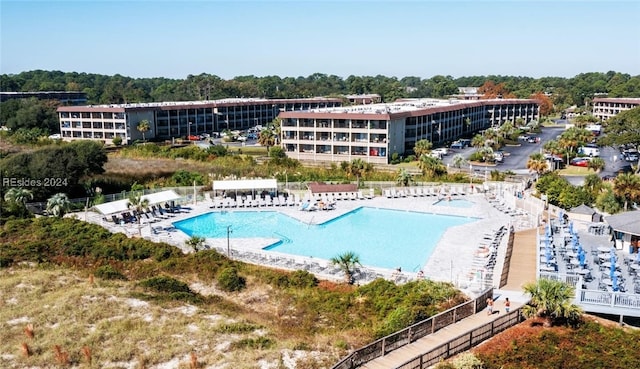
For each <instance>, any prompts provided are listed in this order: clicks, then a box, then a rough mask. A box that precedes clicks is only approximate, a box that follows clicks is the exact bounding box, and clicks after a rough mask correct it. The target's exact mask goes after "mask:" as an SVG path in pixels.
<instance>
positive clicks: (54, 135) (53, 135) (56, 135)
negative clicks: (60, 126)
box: [49, 133, 62, 140]
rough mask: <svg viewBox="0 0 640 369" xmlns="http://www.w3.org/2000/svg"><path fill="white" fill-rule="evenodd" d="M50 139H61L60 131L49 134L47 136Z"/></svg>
mask: <svg viewBox="0 0 640 369" xmlns="http://www.w3.org/2000/svg"><path fill="white" fill-rule="evenodd" d="M49 138H50V139H52V140H61V139H62V135H61V134H60V133H54V134H52V135H51V136H49Z"/></svg>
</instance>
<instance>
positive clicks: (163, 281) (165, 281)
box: [140, 276, 192, 293]
mask: <svg viewBox="0 0 640 369" xmlns="http://www.w3.org/2000/svg"><path fill="white" fill-rule="evenodd" d="M140 286H142V287H145V288H147V289H150V290H153V291H155V292H164V293H176V292H186V293H192V292H191V289H190V288H189V285H187V284H186V283H184V282H182V281H179V280H177V279H175V278H172V277H167V276H160V277H152V278H148V279H145V280H143V281H140Z"/></svg>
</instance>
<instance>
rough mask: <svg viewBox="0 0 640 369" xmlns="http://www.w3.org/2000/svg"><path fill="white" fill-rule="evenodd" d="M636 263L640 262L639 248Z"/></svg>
mask: <svg viewBox="0 0 640 369" xmlns="http://www.w3.org/2000/svg"><path fill="white" fill-rule="evenodd" d="M636 263H640V250H638V256H637V257H636Z"/></svg>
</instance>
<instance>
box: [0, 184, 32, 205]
mask: <svg viewBox="0 0 640 369" xmlns="http://www.w3.org/2000/svg"><path fill="white" fill-rule="evenodd" d="M27 200H33V192H31V191H29V190H27V189H26V188H15V187H14V188H10V189H9V190H8V191H7V193H5V194H4V201H6V202H9V203H12V204H15V205H16V206H20V207H25V206H26V205H25V204H26V203H27Z"/></svg>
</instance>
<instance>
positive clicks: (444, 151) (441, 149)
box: [431, 147, 449, 156]
mask: <svg viewBox="0 0 640 369" xmlns="http://www.w3.org/2000/svg"><path fill="white" fill-rule="evenodd" d="M431 153H434V154H438V155H440V156H445V155H447V154H449V149H447V148H446V147H439V148H437V149H433V150H431Z"/></svg>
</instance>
